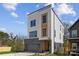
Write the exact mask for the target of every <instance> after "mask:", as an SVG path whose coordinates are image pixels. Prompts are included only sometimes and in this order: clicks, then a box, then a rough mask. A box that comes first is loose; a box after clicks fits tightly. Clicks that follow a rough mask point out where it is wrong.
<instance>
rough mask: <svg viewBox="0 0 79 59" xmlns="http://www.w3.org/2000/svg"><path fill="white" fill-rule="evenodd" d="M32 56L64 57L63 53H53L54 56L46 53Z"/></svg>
mask: <svg viewBox="0 0 79 59" xmlns="http://www.w3.org/2000/svg"><path fill="white" fill-rule="evenodd" d="M32 56H65V55H64V54H63V53H54V54H51V53H48V54H39V53H37V54H34V55H32Z"/></svg>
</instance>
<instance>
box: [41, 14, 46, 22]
mask: <svg viewBox="0 0 79 59" xmlns="http://www.w3.org/2000/svg"><path fill="white" fill-rule="evenodd" d="M46 22H47V14H44V15H43V16H42V23H46Z"/></svg>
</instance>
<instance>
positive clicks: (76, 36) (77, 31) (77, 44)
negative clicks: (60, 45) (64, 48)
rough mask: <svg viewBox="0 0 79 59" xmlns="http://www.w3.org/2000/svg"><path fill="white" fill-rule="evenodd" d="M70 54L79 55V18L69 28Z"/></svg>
mask: <svg viewBox="0 0 79 59" xmlns="http://www.w3.org/2000/svg"><path fill="white" fill-rule="evenodd" d="M69 33H70V36H69V38H68V51H69V55H79V19H78V20H77V21H76V22H75V23H74V24H73V25H72V26H71V27H70V28H69Z"/></svg>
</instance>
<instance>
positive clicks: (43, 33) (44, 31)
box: [42, 29, 47, 37]
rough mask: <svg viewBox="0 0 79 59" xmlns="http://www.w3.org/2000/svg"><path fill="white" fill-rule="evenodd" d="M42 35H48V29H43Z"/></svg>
mask: <svg viewBox="0 0 79 59" xmlns="http://www.w3.org/2000/svg"><path fill="white" fill-rule="evenodd" d="M42 36H43V37H44V36H47V29H42Z"/></svg>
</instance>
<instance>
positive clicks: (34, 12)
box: [28, 4, 64, 27]
mask: <svg viewBox="0 0 79 59" xmlns="http://www.w3.org/2000/svg"><path fill="white" fill-rule="evenodd" d="M49 7H51V4H50V5H48V6H45V7H42V8H40V9H38V10H36V11H33V12H31V13H30V14H28V15H31V14H33V13H35V12H37V11H40V10H42V9H43V10H44V9H45V8H49ZM51 9H52V11H53V12H54V14H55V15H56V16H57V18H58V19H59V17H58V15H57V14H56V13H55V11H54V10H53V8H51ZM59 21H60V22H61V23H62V21H61V20H60V19H59ZM62 25H63V23H62ZM63 27H64V25H63Z"/></svg>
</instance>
